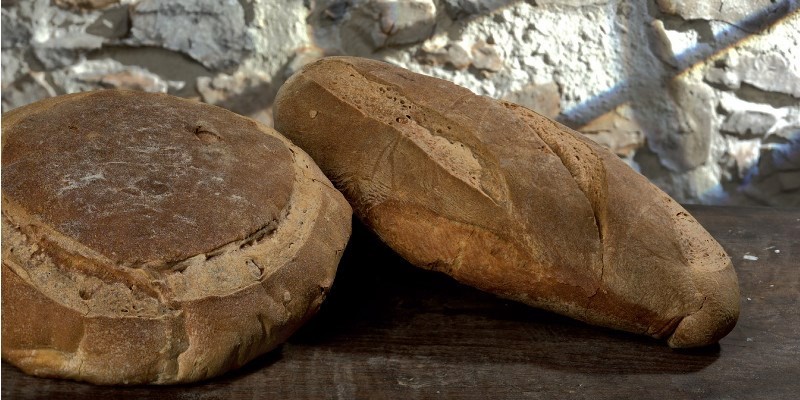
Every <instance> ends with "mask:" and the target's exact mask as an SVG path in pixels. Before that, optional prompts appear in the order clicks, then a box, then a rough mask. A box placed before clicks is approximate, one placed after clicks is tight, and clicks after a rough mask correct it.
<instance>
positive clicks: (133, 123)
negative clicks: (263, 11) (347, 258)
mask: <svg viewBox="0 0 800 400" xmlns="http://www.w3.org/2000/svg"><path fill="white" fill-rule="evenodd" d="M2 140H3V141H2V154H3V158H2V169H3V173H2V185H3V191H2V195H3V200H2V206H3V208H2V239H3V242H2V243H3V245H2V253H3V259H2V268H3V270H2V341H3V346H2V355H3V359H4V360H7V361H8V362H10V363H12V364H14V365H16V366H17V367H19V368H20V369H22V370H23V371H25V372H27V373H29V374H33V375H38V376H45V377H59V378H71V379H77V380H83V381H89V382H93V383H99V384H139V383H156V384H166V383H178V382H192V381H197V380H201V379H205V378H208V377H212V376H215V375H219V374H221V373H224V372H225V371H228V370H230V369H233V368H237V367H239V366H241V365H243V364H245V363H247V362H248V361H250V360H252V359H253V358H255V357H257V356H258V355H260V354H263V353H265V352H267V351H269V350H271V349H273V348H275V347H276V346H277V345H278V344H280V343H282V342H283V341H285V340H286V339H287V338H288V337H289V335H291V334H292V333H293V332H294V331H295V330H296V329H297V328H298V327H299V326H300V325H301V324H303V322H304V321H306V320H307V319H308V318H309V317H311V316H312V315H313V314H314V312H315V311H316V310H317V309H318V307H319V305H320V303H321V302H322V300H323V298H324V297H325V294H326V293H327V290H328V288H329V287H330V286H331V284H332V282H333V278H334V274H335V272H336V267H337V265H338V262H339V258H340V256H341V254H342V251H343V249H344V247H345V244H346V242H347V240H348V238H349V235H350V219H351V213H352V211H351V208H350V206H349V205H348V204H347V202H346V201H345V199H344V198H343V196H342V195H341V194H340V193H339V192H338V191H337V190H336V189H334V188H333V187H332V185H331V184H330V182H329V181H328V180H327V179H326V178H325V176H324V175H323V174H322V173H321V172H320V170H319V169H318V168H317V166H316V165H315V164H314V162H313V161H312V160H311V159H310V158H309V157H308V155H307V154H306V153H304V152H303V151H302V150H300V149H298V148H297V147H295V146H293V145H292V144H291V143H290V142H289V141H288V140H286V139H285V138H284V137H282V136H281V135H280V134H278V133H277V132H275V131H274V130H272V129H270V128H268V127H265V126H263V125H260V124H258V123H257V122H255V121H252V120H250V119H248V118H244V117H241V116H239V115H236V114H234V113H232V112H229V111H226V110H224V109H221V108H218V107H214V106H210V105H206V104H201V103H197V102H193V101H189V100H185V99H180V98H177V97H173V96H168V95H161V94H147V93H142V92H132V91H114V90H107V91H98V92H90V93H83V94H75V95H67V96H60V97H55V98H50V99H47V100H43V101H40V102H38V103H35V104H31V105H29V106H26V107H22V108H19V109H16V110H13V111H11V112H9V113H6V114H5V115H3V128H2Z"/></svg>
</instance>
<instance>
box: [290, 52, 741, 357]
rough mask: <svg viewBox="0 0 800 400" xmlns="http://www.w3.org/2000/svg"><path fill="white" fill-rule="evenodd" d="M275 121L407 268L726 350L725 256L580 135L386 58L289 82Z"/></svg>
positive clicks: (729, 278)
mask: <svg viewBox="0 0 800 400" xmlns="http://www.w3.org/2000/svg"><path fill="white" fill-rule="evenodd" d="M274 111H275V127H276V129H278V130H279V131H280V132H282V133H283V134H285V135H286V136H287V137H289V138H290V139H291V140H292V141H293V142H294V143H295V144H297V145H298V146H300V147H301V148H303V149H304V150H306V151H307V152H308V153H309V154H310V155H311V157H312V158H314V160H315V161H317V163H318V164H319V166H320V168H321V169H322V170H323V171H324V172H325V173H326V175H327V176H328V177H329V178H330V179H331V180H332V181H333V182H334V184H335V185H336V186H337V187H338V188H339V189H340V190H342V192H343V193H344V194H345V197H347V199H348V200H349V201H350V203H351V205H352V206H353V207H354V209H355V212H356V215H357V216H358V217H359V218H360V219H361V220H363V221H364V222H365V223H366V224H367V225H368V226H369V227H371V228H372V229H373V230H374V231H375V232H376V233H377V234H378V235H379V236H380V237H381V238H382V240H383V241H385V242H386V243H387V244H388V245H389V246H391V247H392V248H393V249H395V250H396V251H397V252H398V253H399V254H400V255H402V256H403V257H405V258H406V259H407V260H408V261H410V262H411V263H413V264H415V265H417V266H420V267H423V268H428V269H433V270H437V271H442V272H444V273H446V274H449V275H451V276H452V277H454V278H455V279H457V280H459V281H461V282H463V283H466V284H468V285H472V286H474V287H477V288H480V289H482V290H486V291H488V292H491V293H495V294H497V295H499V296H502V297H505V298H509V299H514V300H518V301H521V302H523V303H526V304H529V305H532V306H536V307H541V308H544V309H547V310H552V311H555V312H558V313H561V314H564V315H567V316H570V317H573V318H576V319H579V320H582V321H586V322H588V323H591V324H597V325H602V326H606V327H611V328H616V329H622V330H626V331H630V332H636V333H640V334H645V335H649V336H652V337H655V338H667V339H668V342H669V345H670V346H673V347H692V346H702V345H707V344H710V343H715V342H716V341H718V340H719V339H720V338H721V337H723V336H724V335H725V334H727V333H728V332H729V331H730V330H731V329H732V328H733V326H734V324H735V322H736V320H737V318H738V313H739V291H738V283H737V278H736V274H735V272H734V270H733V267H732V265H731V261H730V259H729V258H728V256H727V255H726V254H725V251H724V250H723V249H722V247H720V245H719V244H717V242H716V241H714V239H713V238H712V237H711V236H710V235H709V234H708V233H707V232H706V231H705V230H704V229H703V228H702V227H701V226H700V225H699V224H698V223H697V221H696V220H695V219H694V218H692V216H691V215H689V214H688V213H687V212H686V210H684V209H683V208H682V207H681V206H680V205H678V204H677V203H675V201H673V200H672V199H671V198H670V197H669V196H667V195H666V194H665V193H663V192H662V191H661V190H659V189H658V188H656V187H655V186H653V185H652V184H650V183H649V182H648V181H647V180H646V179H645V178H644V177H642V176H641V175H639V174H637V173H636V172H635V171H633V170H632V169H631V168H629V167H628V166H627V165H625V164H624V163H623V162H622V161H620V160H619V159H618V158H617V157H616V156H614V155H613V154H611V153H610V152H608V151H606V150H605V149H603V148H601V147H599V146H598V145H596V144H595V143H593V142H592V141H590V140H587V139H586V138H584V137H583V136H581V135H580V134H579V133H576V132H574V131H572V130H570V129H569V128H566V127H564V126H562V125H560V124H558V123H556V122H553V121H551V120H549V119H547V118H545V117H542V116H540V115H538V114H536V113H535V112H533V111H531V110H528V109H525V108H523V107H521V106H518V105H515V104H512V103H508V102H503V101H497V100H493V99H490V98H487V97H482V96H477V95H475V94H473V93H472V92H470V91H468V90H467V89H464V88H461V87H458V86H456V85H454V84H452V83H449V82H446V81H443V80H440V79H435V78H431V77H426V76H423V75H419V74H414V73H411V72H409V71H406V70H403V69H401V68H396V67H393V66H390V65H389V64H385V63H381V62H377V61H371V60H366V59H359V58H349V57H332V58H327V59H322V60H320V61H318V62H316V63H313V64H311V65H308V66H306V67H305V68H304V69H303V70H301V71H300V72H298V73H297V74H295V75H294V76H293V77H292V78H291V79H289V81H288V82H286V84H285V85H284V86H283V87H282V88H281V89H280V91H279V93H278V97H277V100H276V103H275V108H274Z"/></svg>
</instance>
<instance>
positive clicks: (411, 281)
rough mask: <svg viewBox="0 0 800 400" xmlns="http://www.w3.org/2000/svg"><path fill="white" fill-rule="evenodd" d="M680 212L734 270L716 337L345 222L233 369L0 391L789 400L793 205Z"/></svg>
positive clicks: (11, 380) (799, 258) (797, 360)
mask: <svg viewBox="0 0 800 400" xmlns="http://www.w3.org/2000/svg"><path fill="white" fill-rule="evenodd" d="M688 209H689V211H690V212H692V214H693V215H694V216H695V217H696V218H697V219H698V220H699V221H700V222H701V223H702V224H703V225H704V226H705V227H706V228H707V229H708V230H709V232H711V234H712V235H713V236H714V237H715V238H716V239H717V240H718V241H719V242H720V243H721V244H722V245H723V246H724V247H725V249H726V250H727V251H728V254H729V255H730V256H731V257H732V258H733V262H734V265H735V267H736V271H737V273H738V275H739V282H740V286H741V295H742V298H741V305H742V309H741V316H740V318H739V322H738V324H737V326H736V328H735V329H734V330H733V332H731V333H730V334H729V335H728V336H727V337H725V338H724V339H723V340H722V341H721V342H720V343H719V345H715V346H711V347H708V348H703V349H698V350H693V351H674V350H671V349H669V348H668V347H667V346H666V344H665V343H663V342H660V341H656V340H651V339H648V338H644V337H639V336H635V335H631V334H626V333H621V332H615V331H611V330H607V329H602V328H596V327H591V326H588V325H585V324H582V323H579V322H576V321H572V320H569V319H567V318H563V317H560V316H557V315H554V314H551V313H547V312H543V311H539V310H535V309H531V308H528V307H525V306H522V305H518V304H515V303H512V302H508V301H505V300H501V299H498V298H496V297H494V296H491V295H488V294H485V293H481V292H479V291H477V290H474V289H471V288H468V287H465V286H462V285H460V284H458V283H456V282H454V281H453V280H451V279H449V278H447V277H445V276H444V275H441V274H437V273H432V272H427V271H423V270H419V269H416V268H413V267H411V266H409V265H408V264H406V263H405V262H404V261H403V260H401V259H399V258H398V257H397V256H396V255H394V254H393V253H392V252H391V251H390V250H389V249H387V248H386V247H385V246H384V245H383V244H381V243H380V242H379V241H378V240H377V239H376V238H375V237H373V236H372V235H371V234H370V233H368V232H366V231H365V230H364V228H363V227H361V226H359V225H358V224H356V226H355V228H354V235H353V239H352V240H351V242H350V245H349V247H348V251H347V252H346V253H345V256H344V258H343V260H342V263H341V265H340V270H339V274H338V276H337V278H336V283H335V285H334V287H333V289H332V291H331V294H330V297H329V299H328V301H327V302H326V303H325V305H324V307H323V310H322V311H321V312H320V314H319V315H318V316H317V317H316V318H315V319H314V320H312V321H311V323H309V324H308V325H307V326H305V327H304V328H303V329H302V330H301V331H300V332H298V333H297V334H295V335H294V336H293V337H292V338H291V339H290V341H289V343H287V344H285V345H284V346H282V348H280V349H278V350H276V351H273V352H272V353H270V354H267V355H266V356H263V357H262V358H260V359H258V360H256V361H254V362H253V363H251V364H250V365H248V366H246V367H245V368H243V369H241V370H238V371H234V372H232V373H229V374H228V375H225V376H223V377H220V378H218V379H214V380H211V381H208V382H204V383H200V384H195V385H183V386H166V387H152V386H149V387H148V386H137V387H98V386H92V385H88V384H82V383H76V382H71V381H61V380H51V379H39V378H34V377H30V376H26V375H24V374H22V373H21V372H20V371H19V370H17V369H16V368H14V367H13V366H11V365H9V364H7V363H3V365H2V397H3V398H4V399H6V398H7V399H30V398H53V399H59V398H87V399H95V398H97V399H101V398H102V399H115V398H164V399H166V398H179V399H258V398H275V399H280V398H310V399H332V398H340V399H395V398H401V399H404V400H407V399H427V398H442V399H467V398H469V399H473V398H478V399H495V398H531V399H553V398H577V399H624V398H646V399H661V398H663V399H695V398H709V399H757V398H761V399H767V398H768V399H780V398H787V399H788V398H797V397H796V396H797V393H800V308H798V305H799V303H800V209H772V208H742V207H707V206H689V207H688ZM745 255H748V256H752V257H757V258H758V259H757V260H748V259H745V258H744V256H745ZM752 257H748V258H752Z"/></svg>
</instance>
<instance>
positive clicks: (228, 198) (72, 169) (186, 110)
mask: <svg viewBox="0 0 800 400" xmlns="http://www.w3.org/2000/svg"><path fill="white" fill-rule="evenodd" d="M2 151H3V160H2V168H3V174H2V184H3V202H4V203H6V202H10V203H13V204H16V205H18V206H19V207H22V208H23V209H26V210H28V212H30V213H31V214H34V215H36V216H37V217H38V218H39V219H41V220H42V221H43V222H44V223H46V224H48V225H50V226H52V227H53V228H55V229H56V230H58V231H60V232H62V233H64V234H65V235H68V236H71V237H72V238H74V239H76V240H77V241H79V242H81V243H82V244H84V245H86V246H88V247H90V248H92V249H94V250H96V251H98V252H99V253H101V254H103V255H104V256H105V257H107V258H109V259H110V260H113V261H114V262H115V263H117V264H122V265H128V266H136V265H146V266H149V267H152V268H164V267H168V266H169V265H170V264H172V263H175V262H177V261H180V260H183V259H185V258H187V257H191V256H194V255H196V254H200V253H210V252H212V251H213V250H214V249H216V248H219V247H221V246H223V245H224V244H226V243H229V242H232V241H237V240H242V239H244V238H245V237H247V236H248V235H250V234H252V233H253V232H255V231H257V230H259V229H260V228H262V227H265V226H267V225H269V224H270V223H272V222H273V221H275V220H276V219H277V218H278V213H279V212H280V211H281V210H282V209H283V208H284V206H285V205H286V203H287V201H288V199H289V196H290V195H291V192H292V184H293V167H292V165H291V163H292V156H291V153H290V151H289V149H288V148H287V147H286V146H285V145H284V144H283V143H282V142H281V141H280V140H279V139H276V138H275V137H272V136H269V135H266V134H263V133H262V132H261V131H260V130H259V129H258V127H257V126H256V123H255V122H253V121H251V120H248V119H246V118H239V117H236V116H235V115H234V114H232V113H230V112H228V111H226V110H223V109H221V108H218V107H214V106H209V105H205V104H200V103H196V102H191V101H188V100H183V99H179V98H176V97H172V96H167V95H159V94H148V93H142V92H132V91H98V92H91V93H85V94H77V95H70V96H62V97H58V98H53V99H48V100H45V101H42V102H39V103H35V104H32V105H29V106H26V107H22V108H19V109H16V110H13V111H11V112H9V113H7V114H6V115H4V116H3V150H2ZM256 182H257V183H256Z"/></svg>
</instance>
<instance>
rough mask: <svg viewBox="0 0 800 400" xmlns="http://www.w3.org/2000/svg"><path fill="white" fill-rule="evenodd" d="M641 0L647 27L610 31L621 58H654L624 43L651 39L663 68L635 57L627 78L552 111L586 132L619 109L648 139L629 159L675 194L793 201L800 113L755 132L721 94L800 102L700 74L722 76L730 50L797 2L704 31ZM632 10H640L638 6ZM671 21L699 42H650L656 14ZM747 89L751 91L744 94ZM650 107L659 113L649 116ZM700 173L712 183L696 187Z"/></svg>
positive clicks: (797, 191) (798, 175)
mask: <svg viewBox="0 0 800 400" xmlns="http://www.w3.org/2000/svg"><path fill="white" fill-rule="evenodd" d="M649 3H650V8H649V9H647V12H648V13H649V14H650V15H651V19H653V21H654V22H653V24H651V26H647V25H644V24H643V25H642V26H633V25H635V24H628V25H627V26H625V27H624V31H625V32H626V33H628V34H627V35H618V34H617V31H615V30H611V31H610V32H611V33H612V34H614V36H615V38H614V39H615V40H616V41H617V42H618V43H619V45H620V48H621V49H624V51H625V53H624V59H625V60H636V59H643V58H647V57H651V58H652V57H653V54H652V53H651V49H650V48H649V47H648V46H642V45H641V44H638V45H637V44H636V43H632V40H636V38H637V36H638V37H639V38H642V37H644V38H646V39H647V40H648V41H649V42H650V43H655V45H654V50H655V53H656V54H657V55H658V58H659V59H660V60H661V61H662V62H663V63H664V64H665V65H667V68H665V70H664V71H665V72H664V74H663V75H662V76H660V77H659V76H656V75H654V73H653V71H651V70H643V69H641V68H638V69H637V68H633V67H634V66H636V64H635V63H631V62H626V63H625V64H624V65H625V67H626V70H625V79H623V80H621V81H619V82H617V83H616V85H614V86H613V87H612V88H610V89H608V90H606V91H603V92H601V93H599V94H597V95H595V96H593V97H592V98H591V99H589V100H586V101H583V102H581V103H579V104H577V105H576V106H573V107H570V108H569V109H566V110H564V111H563V112H562V114H561V115H559V117H558V120H559V122H562V123H564V124H565V125H567V126H570V127H572V128H575V129H578V130H584V131H585V128H586V127H588V126H589V125H590V124H591V123H592V122H593V121H595V120H596V119H598V118H602V117H603V116H604V115H607V114H608V113H613V112H614V111H615V109H619V108H620V107H627V108H629V109H630V110H631V114H632V118H633V119H634V120H635V123H636V124H638V125H639V126H640V127H641V128H643V129H642V130H643V131H644V133H645V142H646V143H645V144H646V146H644V147H643V148H641V149H639V150H638V151H637V154H636V156H635V157H634V158H633V159H628V160H627V161H628V162H629V164H631V165H632V166H633V167H634V168H635V169H637V170H639V171H640V172H641V173H643V174H644V175H646V176H647V177H648V178H649V179H651V180H652V181H653V182H654V183H656V184H657V185H658V186H660V187H662V189H664V190H666V191H668V192H670V194H672V195H673V196H674V197H676V198H677V199H678V200H679V201H683V202H694V201H700V202H704V203H713V204H760V205H781V206H800V140H798V136H800V133H799V132H800V120H798V118H800V117H797V116H795V117H794V118H793V119H794V123H790V124H789V125H788V126H787V125H783V126H780V125H774V124H773V125H772V126H771V127H769V130H768V131H765V132H762V133H761V135H757V134H755V132H751V131H749V130H748V129H749V127H748V126H747V124H748V121H746V120H741V119H742V117H741V114H739V115H732V114H736V112H733V113H731V112H730V111H729V110H726V109H725V106H724V105H723V104H721V103H722V99H721V97H725V96H729V97H730V98H736V99H737V100H738V97H742V98H744V97H745V96H744V95H747V96H746V97H747V98H746V99H745V100H746V101H748V102H755V103H760V104H758V106H762V105H763V106H764V107H767V106H772V107H774V108H780V107H784V106H791V105H797V104H800V99H796V98H793V97H791V96H789V95H784V94H782V93H773V92H771V91H769V90H766V89H762V88H759V87H756V86H753V85H752V84H751V83H748V82H740V81H739V80H736V81H735V82H726V84H721V83H720V82H717V81H716V79H720V78H717V77H716V76H714V77H711V78H709V77H708V75H710V73H708V72H707V71H706V70H707V69H709V67H710V68H713V69H715V70H714V71H711V72H712V73H716V74H717V75H719V74H724V73H725V72H724V70H725V68H728V66H727V65H726V63H727V61H726V60H727V57H728V55H729V53H730V52H735V51H736V49H737V48H739V47H742V46H745V45H747V44H748V43H749V42H751V41H754V40H757V39H758V38H759V35H761V34H763V33H765V32H766V31H768V30H769V29H770V28H771V27H773V26H775V25H777V24H780V23H782V22H784V20H786V19H788V18H790V17H792V12H796V11H795V9H796V8H797V6H796V4H795V3H794V2H792V1H781V2H775V3H773V4H771V5H769V6H766V7H764V8H761V9H759V10H757V11H755V12H752V13H750V14H748V15H747V16H745V17H744V18H742V19H740V20H738V21H733V22H729V23H719V24H716V26H713V28H714V29H712V25H710V24H709V23H708V22H707V21H702V20H691V21H684V20H682V19H680V18H678V17H676V16H670V15H666V14H664V13H662V12H660V11H659V10H657V9H656V8H655V5H654V4H652V2H649ZM639 7H640V11H641V9H642V8H644V7H645V6H644V5H640V6H639ZM634 12H635V11H634ZM622 20H623V21H626V22H630V21H632V20H633V19H622ZM671 20H672V21H671ZM674 20H680V21H681V23H682V24H684V25H688V24H692V25H694V26H693V28H694V29H697V30H698V31H700V34H699V35H700V36H704V39H703V40H702V41H700V40H696V41H695V43H693V44H692V45H689V46H686V47H684V48H683V49H679V50H680V51H678V52H675V51H674V50H675V49H665V48H658V46H659V45H663V43H658V42H659V39H662V40H666V39H665V38H659V37H658V35H666V32H667V31H666V30H665V28H664V22H663V21H667V22H668V24H670V25H675V24H677V22H675V21H674ZM721 71H722V72H721ZM693 75H694V77H693ZM704 75H706V76H704ZM698 77H699V79H694V78H698ZM663 82H666V87H664V84H663ZM751 92H752V93H755V95H753V94H748V93H751ZM776 98H777V99H776ZM687 106H688V107H687ZM653 110H658V113H657V114H656V115H654V114H653V113H652V112H653ZM716 114H721V115H720V116H717V115H716ZM720 117H722V118H723V119H724V120H725V121H724V122H722V123H721V125H722V126H721V127H720V122H716V121H715V119H717V118H720ZM790 118H791V117H790ZM728 123H731V125H732V124H734V123H735V124H736V125H738V127H736V128H734V129H736V130H741V131H742V132H729V131H728V132H725V131H726V129H728V130H730V129H731V128H730V127H727V128H726V124H728ZM582 128H583V129H582ZM734 133H735V134H734ZM728 134H731V135H730V136H728ZM712 146H725V150H726V154H724V155H723V156H722V157H721V159H719V160H717V159H715V158H714V154H713V153H712V151H713V150H714V149H713V148H712ZM700 171H702V172H700ZM701 173H703V174H709V175H716V179H715V181H716V182H714V183H713V184H711V185H709V184H706V185H694V184H693V183H694V182H692V181H691V179H692V178H693V175H700V174H701ZM680 175H686V176H688V177H689V179H687V180H689V182H688V184H687V183H681V182H677V181H676V180H678V179H680ZM706 180H707V179H706ZM681 188H682V190H681ZM776 199H777V200H776Z"/></svg>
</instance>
